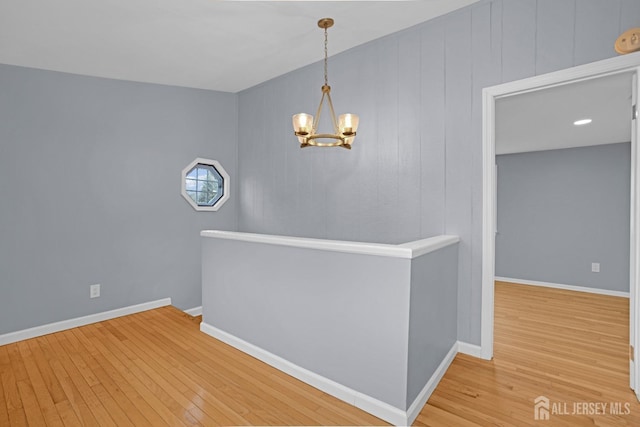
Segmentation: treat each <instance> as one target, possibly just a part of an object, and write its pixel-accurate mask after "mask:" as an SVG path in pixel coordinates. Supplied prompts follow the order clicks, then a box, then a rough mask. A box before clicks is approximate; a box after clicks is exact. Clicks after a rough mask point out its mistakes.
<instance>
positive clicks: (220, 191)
mask: <svg viewBox="0 0 640 427" xmlns="http://www.w3.org/2000/svg"><path fill="white" fill-rule="evenodd" d="M185 190H186V192H187V195H188V196H189V197H190V198H191V200H193V201H194V202H195V203H196V204H197V205H198V206H213V205H215V204H216V202H217V201H218V200H220V198H221V197H222V196H223V195H224V187H223V179H222V176H220V173H219V172H218V171H217V170H216V168H214V167H213V166H212V165H205V164H202V163H198V164H197V165H195V166H194V167H193V168H192V169H191V170H190V171H189V172H188V173H187V176H186V178H185Z"/></svg>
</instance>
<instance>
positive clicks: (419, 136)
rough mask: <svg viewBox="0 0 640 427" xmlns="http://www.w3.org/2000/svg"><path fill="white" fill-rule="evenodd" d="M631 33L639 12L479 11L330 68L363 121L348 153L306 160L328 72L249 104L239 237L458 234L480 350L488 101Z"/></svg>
mask: <svg viewBox="0 0 640 427" xmlns="http://www.w3.org/2000/svg"><path fill="white" fill-rule="evenodd" d="M336 25H357V21H354V22H349V23H345V22H337V23H336ZM635 26H640V1H638V0H537V1H536V0H495V1H481V2H479V3H476V4H474V5H472V6H470V7H467V8H464V9H461V10H459V11H456V12H454V13H451V14H449V15H446V16H443V17H440V18H437V19H435V20H432V21H428V22H425V23H423V24H420V25H418V26H416V27H413V28H410V29H408V30H405V31H402V32H400V33H396V34H393V35H390V36H387V37H384V38H382V39H379V40H376V41H373V42H370V43H368V44H365V45H362V46H359V47H356V48H354V49H351V50H349V51H347V52H344V53H342V54H339V55H336V56H334V57H331V58H330V59H329V83H330V84H331V86H332V88H333V91H332V94H333V96H334V103H335V107H336V112H337V113H338V114H340V113H341V112H355V113H357V114H359V115H360V129H359V131H358V136H357V138H356V140H355V143H354V146H353V150H352V151H350V152H349V151H347V150H342V149H314V148H307V149H304V150H300V149H299V148H297V141H296V138H295V137H294V135H293V133H292V130H291V116H292V115H293V114H295V113H297V112H302V111H306V112H309V113H315V109H316V108H317V102H318V101H319V98H320V86H321V85H322V78H323V76H322V66H321V64H320V63H316V64H313V65H311V66H308V67H304V68H302V69H299V70H296V71H294V72H291V73H288V74H286V75H283V76H280V77H278V78H276V79H273V80H271V81H268V82H266V83H263V84H261V85H259V86H256V87H253V88H251V89H248V90H246V91H243V92H241V93H240V95H239V117H240V123H244V122H245V120H247V122H246V123H248V124H247V125H246V126H244V125H241V126H240V129H239V142H238V143H239V146H238V158H239V179H238V181H239V185H240V197H241V200H240V211H239V228H240V230H241V231H249V232H257V233H268V234H284V235H292V236H307V237H317V238H326V239H341V240H356V241H375V242H382V243H399V242H405V241H409V240H414V239H417V238H421V237H428V236H433V235H437V234H442V233H451V234H458V235H459V236H460V237H461V239H462V241H461V243H460V258H459V259H460V265H459V286H458V335H459V336H458V339H460V340H462V341H466V342H470V343H476V344H477V343H479V342H480V310H481V301H480V294H481V251H482V188H481V181H482V161H481V155H482V133H481V129H482V105H481V98H482V89H483V88H484V87H487V86H493V85H496V84H499V83H503V82H507V81H513V80H518V79H522V78H525V77H530V76H533V75H537V74H544V73H547V72H551V71H555V70H559V69H563V68H567V67H571V66H575V65H581V64H585V63H589V62H593V61H597V60H601V59H605V58H609V57H612V56H615V55H616V53H615V52H614V50H613V43H614V41H615V39H616V37H617V36H618V35H619V34H620V33H621V32H622V31H624V30H626V29H628V28H631V27H635ZM310 31H318V46H317V49H318V57H319V59H321V57H322V56H321V55H322V34H321V32H320V31H319V30H317V29H310ZM329 43H331V40H329ZM330 47H331V44H330V45H329V48H330ZM310 48H311V47H310Z"/></svg>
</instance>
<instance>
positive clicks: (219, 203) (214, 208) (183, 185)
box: [180, 157, 230, 212]
mask: <svg viewBox="0 0 640 427" xmlns="http://www.w3.org/2000/svg"><path fill="white" fill-rule="evenodd" d="M197 164H203V165H209V166H213V167H214V168H216V170H217V171H218V173H219V174H220V176H221V177H222V193H223V194H222V197H220V199H218V201H217V202H215V203H214V205H213V206H200V205H198V204H197V203H196V202H194V201H193V199H192V198H191V197H189V195H188V194H187V188H186V186H187V174H188V173H189V172H190V171H191V169H193V168H194V167H195V166H196V165H197ZM229 183H230V178H229V174H228V173H227V171H226V170H224V168H223V167H222V165H221V164H220V162H218V161H217V160H211V159H203V158H201V157H198V158H197V159H195V160H194V161H192V162H191V163H189V164H188V165H187V167H185V168H184V169H182V179H181V188H180V194H182V197H184V199H185V200H186V201H187V202H188V203H189V204H190V205H191V207H192V208H193V209H195V210H197V211H209V212H212V211H217V210H218V209H220V207H221V206H222V205H224V203H225V202H226V201H227V200H228V199H229V196H230V194H229Z"/></svg>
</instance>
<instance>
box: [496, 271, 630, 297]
mask: <svg viewBox="0 0 640 427" xmlns="http://www.w3.org/2000/svg"><path fill="white" fill-rule="evenodd" d="M495 280H497V281H499V282H510V283H516V284H519V285H529V286H542V287H545V288H554V289H564V290H566V291H577V292H587V293H590V294H598V295H609V296H612V297H623V298H629V292H622V291H610V290H608V289H598V288H587V287H585V286H574V285H563V284H560V283H548V282H538V281H535V280H522V279H512V278H509V277H497V276H496V278H495Z"/></svg>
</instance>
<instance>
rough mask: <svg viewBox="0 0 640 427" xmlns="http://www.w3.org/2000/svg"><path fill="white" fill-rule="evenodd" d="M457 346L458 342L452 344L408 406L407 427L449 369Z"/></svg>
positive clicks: (456, 351)
mask: <svg viewBox="0 0 640 427" xmlns="http://www.w3.org/2000/svg"><path fill="white" fill-rule="evenodd" d="M458 346H459V342H455V343H453V345H452V346H451V349H450V350H449V352H448V353H447V355H446V356H445V357H444V359H442V362H440V365H438V368H437V369H436V371H435V372H434V373H433V375H431V378H429V381H427V383H426V384H425V386H424V388H423V389H422V390H421V391H420V393H418V396H417V397H416V398H415V400H414V401H413V403H412V404H411V406H409V409H407V425H412V424H413V422H414V421H415V419H416V418H418V415H420V411H422V408H424V405H425V404H426V403H427V401H428V400H429V397H431V394H432V393H433V392H434V390H435V389H436V387H437V386H438V383H439V382H440V380H441V379H442V377H443V376H444V374H445V373H446V372H447V369H449V365H451V362H453V359H454V358H455V357H456V354H457V353H458V351H459V350H458Z"/></svg>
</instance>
